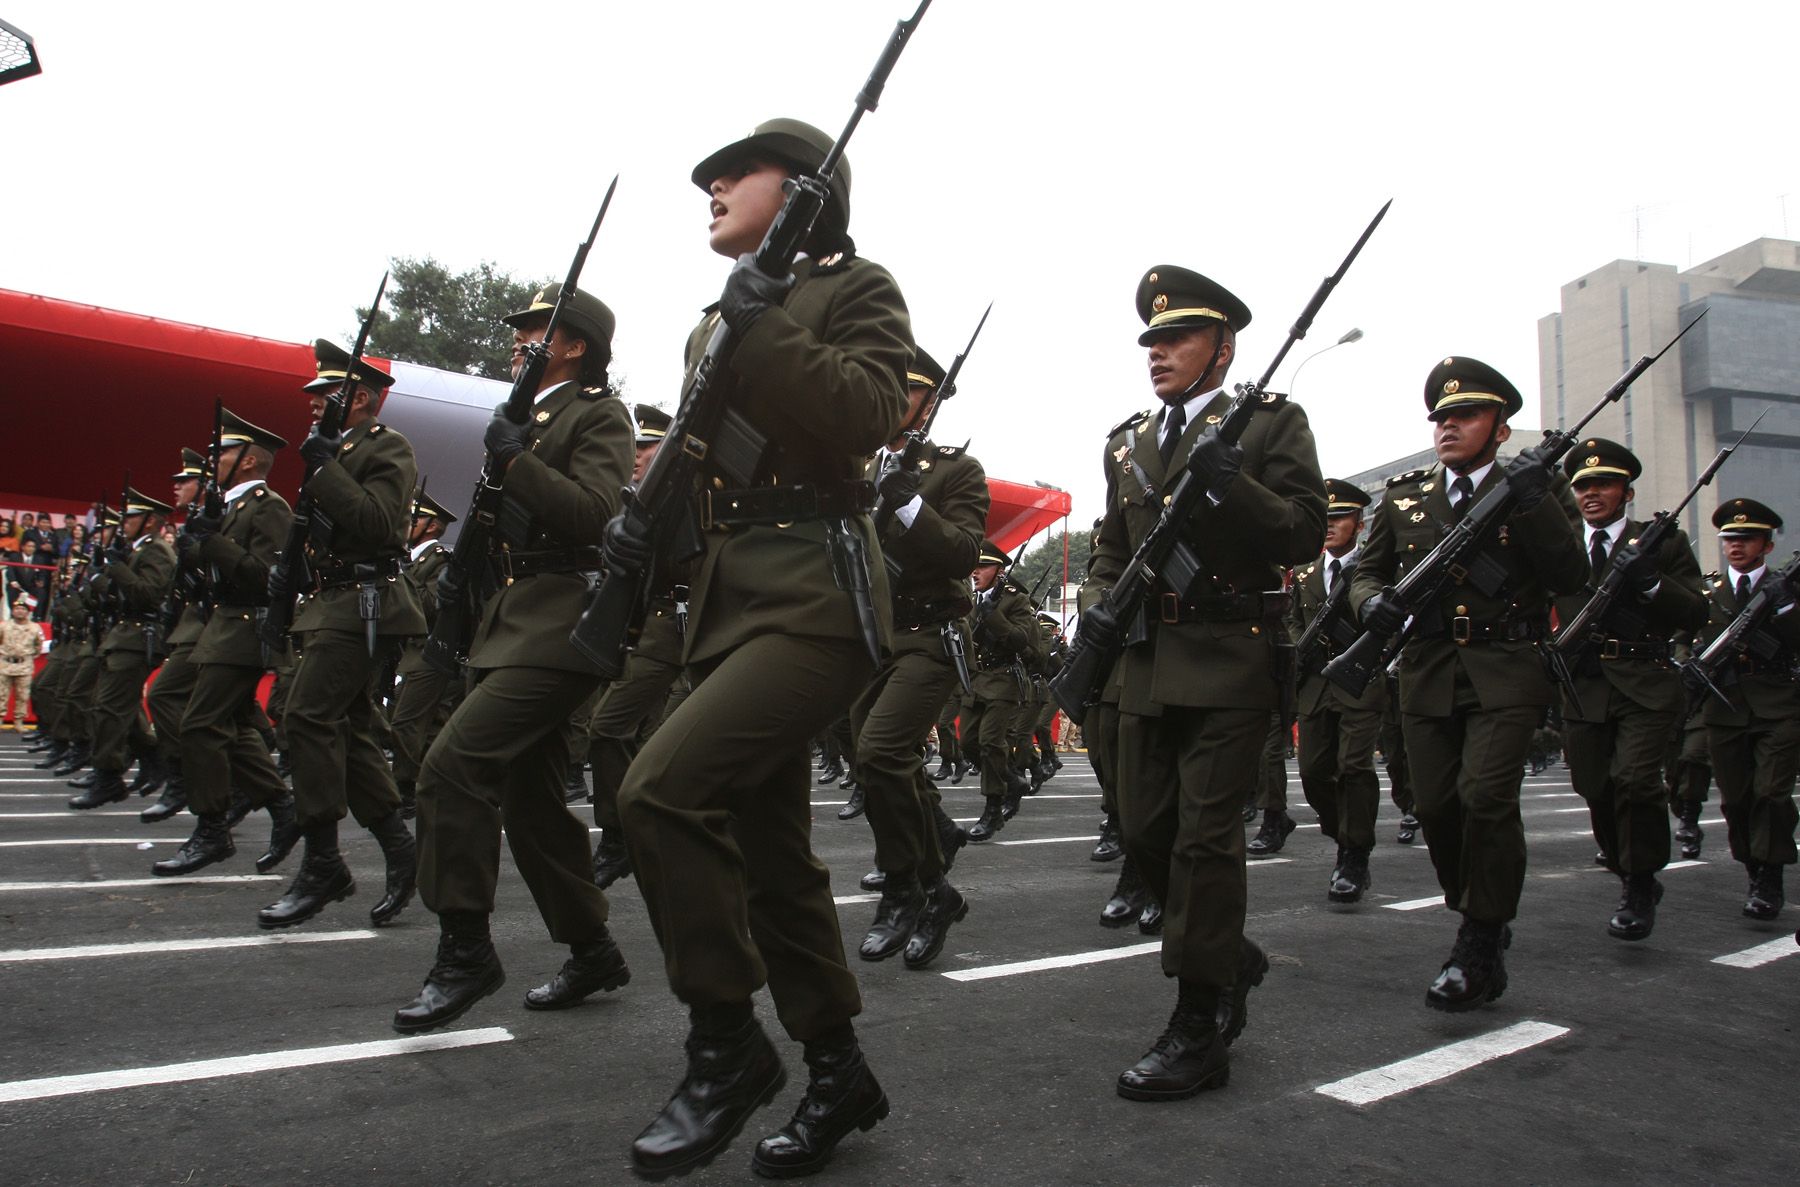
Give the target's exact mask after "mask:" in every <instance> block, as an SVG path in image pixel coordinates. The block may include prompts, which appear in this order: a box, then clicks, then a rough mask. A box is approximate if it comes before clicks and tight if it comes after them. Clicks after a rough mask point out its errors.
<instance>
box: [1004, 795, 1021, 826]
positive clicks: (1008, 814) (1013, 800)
mask: <svg viewBox="0 0 1800 1187" xmlns="http://www.w3.org/2000/svg"><path fill="white" fill-rule="evenodd" d="M1021 802H1022V801H1021V800H1020V798H1019V797H1018V796H1016V795H1008V796H1002V797H1001V798H1000V819H1001V820H1002V821H1006V820H1011V819H1012V818H1013V817H1015V816H1017V815H1018V814H1019V806H1020V803H1021Z"/></svg>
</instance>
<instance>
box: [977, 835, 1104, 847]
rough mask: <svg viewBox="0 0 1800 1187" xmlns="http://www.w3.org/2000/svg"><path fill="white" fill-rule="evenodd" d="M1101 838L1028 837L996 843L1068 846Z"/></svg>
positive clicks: (1087, 836) (1090, 836) (1096, 840)
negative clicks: (1075, 842)
mask: <svg viewBox="0 0 1800 1187" xmlns="http://www.w3.org/2000/svg"><path fill="white" fill-rule="evenodd" d="M1098 840H1099V838H1098V837H1097V836H1095V835H1094V834H1093V833H1089V834H1087V835H1085V836H1080V837H1027V838H1026V839H1024V840H1022V841H995V842H994V844H996V845H1067V844H1069V843H1071V842H1074V841H1094V842H1098Z"/></svg>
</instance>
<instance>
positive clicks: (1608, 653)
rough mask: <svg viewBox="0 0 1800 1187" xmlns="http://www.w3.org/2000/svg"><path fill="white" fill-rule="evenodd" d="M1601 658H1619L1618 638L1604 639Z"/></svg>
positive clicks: (1601, 646) (1601, 645)
mask: <svg viewBox="0 0 1800 1187" xmlns="http://www.w3.org/2000/svg"><path fill="white" fill-rule="evenodd" d="M1600 658H1601V659H1618V658H1619V641H1618V640H1617V639H1607V640H1605V641H1603V642H1602V643H1601V644H1600Z"/></svg>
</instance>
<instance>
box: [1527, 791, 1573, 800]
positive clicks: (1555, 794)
mask: <svg viewBox="0 0 1800 1187" xmlns="http://www.w3.org/2000/svg"><path fill="white" fill-rule="evenodd" d="M1525 798H1526V799H1532V800H1578V799H1580V798H1581V797H1580V796H1578V795H1576V794H1575V793H1574V792H1572V791H1540V792H1537V793H1536V794H1535V795H1529V796H1526V797H1525Z"/></svg>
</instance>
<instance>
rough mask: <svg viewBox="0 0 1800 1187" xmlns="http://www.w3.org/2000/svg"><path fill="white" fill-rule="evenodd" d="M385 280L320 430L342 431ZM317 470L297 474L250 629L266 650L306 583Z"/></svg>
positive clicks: (281, 633)
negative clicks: (259, 613)
mask: <svg viewBox="0 0 1800 1187" xmlns="http://www.w3.org/2000/svg"><path fill="white" fill-rule="evenodd" d="M387 282H388V274H387V273H386V272H383V273H382V274H381V283H380V284H379V285H378V286H376V289H375V299H374V300H373V301H371V302H370V303H369V315H368V316H367V317H365V318H363V324H362V328H361V329H359V330H358V331H357V332H356V347H355V349H353V350H351V352H350V362H349V365H348V366H346V367H345V368H344V382H343V383H341V384H339V385H338V389H337V390H336V391H335V392H332V393H331V394H330V395H329V396H327V397H325V409H324V411H323V412H321V413H320V414H319V434H320V436H324V437H336V436H338V435H340V434H342V433H343V431H344V417H345V416H346V415H347V414H348V412H349V410H350V397H351V396H352V395H354V394H355V392H356V371H357V368H358V367H360V366H361V365H362V357H363V347H365V346H366V345H368V342H369V331H370V330H371V329H373V328H374V325H375V316H376V314H377V313H379V312H380V310H381V296H382V294H383V293H385V292H387ZM318 470H319V467H317V466H308V467H307V468H306V476H305V477H304V478H302V479H301V480H300V497H299V498H298V499H296V500H295V501H294V518H293V521H292V522H291V523H290V524H289V525H288V534H287V540H286V542H285V543H284V544H283V545H282V548H281V552H280V553H278V554H277V555H276V557H275V564H274V566H273V567H271V568H270V570H269V612H268V614H267V615H266V616H264V617H263V618H262V619H261V620H260V621H259V622H258V623H257V624H256V633H257V634H258V635H259V636H260V637H261V639H262V641H263V643H264V644H265V645H267V646H268V648H269V650H271V651H279V650H280V649H281V647H282V645H283V643H284V642H285V640H286V639H287V633H288V630H289V628H291V627H292V626H293V625H294V605H295V603H296V601H297V600H298V599H299V597H300V594H301V593H302V592H304V591H308V590H310V589H311V588H312V583H313V578H312V568H311V566H310V565H309V564H308V563H307V559H306V542H307V540H308V538H309V537H310V536H311V535H312V530H313V519H314V517H315V516H317V515H318V514H319V508H318V505H317V502H316V501H315V500H314V499H313V497H312V496H311V495H309V494H307V493H306V484H307V483H308V482H310V481H312V476H313V475H314V474H316V473H318Z"/></svg>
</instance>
